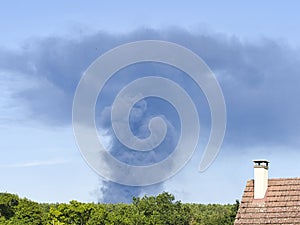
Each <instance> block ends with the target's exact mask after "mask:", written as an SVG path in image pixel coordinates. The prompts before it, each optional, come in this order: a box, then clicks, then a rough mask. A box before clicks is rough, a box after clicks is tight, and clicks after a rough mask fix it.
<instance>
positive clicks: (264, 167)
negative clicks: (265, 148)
mask: <svg viewBox="0 0 300 225" xmlns="http://www.w3.org/2000/svg"><path fill="white" fill-rule="evenodd" d="M253 162H254V199H262V198H264V197H265V194H266V191H267V188H268V179H269V177H268V169H269V163H270V162H269V161H268V160H253Z"/></svg>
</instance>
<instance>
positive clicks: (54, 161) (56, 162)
mask: <svg viewBox="0 0 300 225" xmlns="http://www.w3.org/2000/svg"><path fill="white" fill-rule="evenodd" d="M69 162H70V160H66V159H51V160H35V161H30V162H21V163H12V164H6V165H0V168H25V167H37V166H54V165H60V164H66V163H69Z"/></svg>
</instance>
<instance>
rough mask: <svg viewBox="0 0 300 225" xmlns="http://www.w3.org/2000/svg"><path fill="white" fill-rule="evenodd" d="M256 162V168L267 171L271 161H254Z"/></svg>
mask: <svg viewBox="0 0 300 225" xmlns="http://www.w3.org/2000/svg"><path fill="white" fill-rule="evenodd" d="M253 162H254V167H265V168H266V169H267V168H268V166H269V163H270V161H269V160H266V159H256V160H253Z"/></svg>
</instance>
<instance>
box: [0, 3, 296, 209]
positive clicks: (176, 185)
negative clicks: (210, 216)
mask: <svg viewBox="0 0 300 225" xmlns="http://www.w3.org/2000/svg"><path fill="white" fill-rule="evenodd" d="M299 6H300V5H299V3H298V2H297V1H289V2H288V3H287V2H279V1H278V2H276V3H275V2H274V1H264V2H261V1H251V2H250V1H247V2H245V1H244V2H240V1H226V4H225V3H221V2H220V1H185V2H182V1H164V2H159V1H151V2H150V1H149V2H142V1H123V2H121V1H119V2H118V1H109V2H108V1H107V2H101V1H75V2H74V1H63V2H62V1H56V0H55V1H47V2H46V1H44V2H41V1H33V0H28V1H23V2H17V1H2V2H1V8H0V29H1V35H0V109H1V110H0V138H1V139H0V140H1V141H0V153H1V157H0V177H1V182H0V191H1V192H10V193H16V194H18V195H20V196H21V197H27V198H29V199H32V200H35V201H38V202H68V201H70V200H72V199H76V200H79V201H84V202H89V201H101V202H118V201H123V202H128V201H129V199H130V198H131V196H132V195H144V194H148V195H150V194H158V193H160V192H162V191H168V192H170V193H172V194H174V195H175V197H176V199H178V200H181V201H183V202H198V203H234V202H235V200H236V199H241V196H242V192H243V189H244V186H245V184H246V181H247V180H249V179H252V178H253V163H252V160H253V159H257V158H267V159H268V160H270V162H271V163H270V172H269V174H270V177H274V178H275V177H299V176H300V175H299V174H300V165H299V163H298V162H299V160H298V159H299V157H300V151H299V146H300V141H299V135H300V119H299V115H300V106H299V98H300V90H299V88H298V86H299V83H300V75H299V74H300V67H299V65H300V54H299V49H300V41H299V40H300V30H299V25H300V24H299V23H300V22H299V21H300V15H299V13H298V9H299ZM148 39H154V40H164V41H171V42H174V43H177V44H180V45H182V46H184V47H186V48H188V49H190V50H192V51H193V52H195V53H196V54H198V55H199V56H200V57H201V58H202V59H203V60H204V61H205V62H206V64H207V65H208V66H209V67H210V69H211V70H212V71H213V73H214V74H215V75H216V77H217V79H218V81H219V83H220V86H221V88H222V90H223V94H224V98H225V102H226V109H227V129H226V134H225V138H224V142H223V145H222V148H221V150H220V153H219V155H218V156H217V158H216V159H215V161H214V163H213V164H212V165H211V166H210V167H209V168H208V169H207V170H206V171H204V172H202V173H199V172H198V163H199V161H200V158H201V155H202V152H203V149H204V146H205V144H206V143H207V140H208V134H209V128H210V118H209V110H208V108H207V103H206V102H205V97H204V95H203V93H201V91H199V90H194V89H195V88H194V86H193V84H192V83H191V82H190V81H189V80H188V79H187V78H186V75H184V74H182V73H180V72H178V71H174V70H173V69H172V68H164V67H162V66H161V65H156V67H155V66H153V65H137V66H136V67H134V68H128V70H125V71H121V72H120V74H116V76H115V78H114V79H111V80H110V83H109V84H107V87H106V89H105V90H104V91H103V92H104V93H103V96H102V100H101V99H99V102H98V103H99V104H98V106H97V112H98V113H97V115H98V117H97V118H96V120H97V121H98V122H99V123H98V124H99V130H105V131H106V133H105V137H106V138H107V139H108V140H109V141H110V143H111V146H112V149H111V153H112V154H115V155H119V157H120V158H121V159H122V160H124V161H126V160H127V161H128V162H130V163H133V164H137V163H139V162H140V161H139V160H138V159H140V158H133V157H132V156H129V155H128V154H127V153H126V154H125V153H124V154H123V153H122V154H119V153H120V152H119V149H120V148H122V147H120V145H119V144H120V143H118V142H117V140H116V137H115V136H114V134H113V131H112V129H111V128H110V124H109V122H108V120H109V117H108V112H109V105H110V104H111V102H112V100H113V99H114V96H115V95H116V93H117V92H118V91H119V90H120V89H121V88H122V86H123V85H124V84H126V83H128V82H129V81H131V80H133V79H136V78H139V77H140V74H142V73H143V72H144V71H145V70H146V71H148V72H149V71H150V72H151V73H152V74H154V75H157V76H158V75H160V74H161V73H165V74H168V73H172V74H176V76H177V77H175V78H174V79H175V80H176V81H177V82H179V83H180V84H181V85H182V86H183V87H185V88H186V89H190V90H189V94H190V95H191V96H192V99H193V100H194V101H195V104H196V107H197V109H198V110H199V117H200V121H201V125H202V124H203V126H202V127H203V129H202V127H201V129H202V130H201V136H200V141H199V147H198V149H197V150H196V152H195V154H194V155H193V157H192V158H191V160H190V161H189V162H188V163H187V164H186V166H185V167H184V168H183V169H182V170H181V171H180V172H179V173H178V174H176V175H175V176H173V177H172V178H171V179H169V180H167V181H165V182H163V183H159V184H157V185H153V186H148V187H126V186H122V185H118V184H115V183H112V182H109V181H106V180H103V179H102V178H101V177H99V176H98V175H97V174H96V173H95V172H94V170H93V169H91V168H90V167H89V166H88V164H87V163H86V162H85V160H84V159H83V157H82V156H81V154H80V151H79V149H78V147H77V145H76V140H75V138H74V135H73V129H72V123H71V119H72V102H73V98H74V93H75V89H76V87H77V85H78V82H79V80H80V78H81V77H82V75H83V73H84V71H85V70H86V69H87V68H88V66H89V65H90V64H91V63H92V62H93V61H94V60H95V59H96V58H97V57H99V56H101V55H102V54H104V53H105V52H106V51H108V50H110V49H111V48H114V47H116V46H118V45H120V44H125V43H128V42H131V41H137V40H148ZM122 74H123V75H124V74H125V75H126V76H122ZM167 76H168V75H167ZM109 85H111V86H109ZM162 105H164V102H160V101H156V102H155V103H153V101H151V99H148V100H145V101H141V102H140V103H139V104H138V105H136V106H135V108H134V112H135V113H136V114H134V115H133V116H132V118H131V122H132V126H133V127H134V128H135V129H133V130H135V132H136V134H137V135H140V136H145V135H146V134H147V130H144V129H140V127H142V128H143V127H144V126H145V123H147V121H148V119H149V116H150V115H153V114H155V113H160V114H163V115H164V117H165V118H166V121H168V128H169V130H170V132H169V133H168V135H169V136H167V139H166V141H165V142H164V146H163V148H165V147H166V146H167V147H170V146H171V147H172V146H173V145H174V142H176V140H175V139H176V138H177V137H178V134H177V130H178V129H179V128H180V126H178V124H177V122H178V118H177V115H176V113H174V109H173V108H172V107H170V106H168V105H167V106H162ZM158 108H159V110H158ZM147 109H148V111H147ZM141 115H142V116H141ZM122 149H123V150H124V152H125V150H126V148H122ZM127 150H128V149H127ZM167 153H168V152H164V153H163V154H162V155H160V154H155V157H154V160H159V159H160V157H165V154H167ZM138 157H142V156H138ZM156 157H158V158H156ZM145 163H150V162H149V161H148V162H147V161H145Z"/></svg>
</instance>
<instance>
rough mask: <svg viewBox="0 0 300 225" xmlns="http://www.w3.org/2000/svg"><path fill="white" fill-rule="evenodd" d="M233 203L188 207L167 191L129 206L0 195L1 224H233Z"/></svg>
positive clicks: (138, 199)
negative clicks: (50, 200)
mask: <svg viewBox="0 0 300 225" xmlns="http://www.w3.org/2000/svg"><path fill="white" fill-rule="evenodd" d="M238 206H239V202H238V201H236V203H235V204H226V205H220V204H207V205H205V204H190V203H182V202H180V201H175V197H174V196H173V195H172V194H170V193H167V192H163V193H161V194H159V195H157V196H144V197H134V198H133V199H132V203H131V204H123V203H119V204H102V203H82V202H78V201H75V200H72V201H70V202H69V203H55V204H50V203H37V202H34V201H31V200H29V199H27V198H20V197H19V196H17V195H15V194H10V193H0V224H1V225H25V224H31V225H66V224H74V225H102V224H122V225H123V224H124V225H125V224H138V225H150V224H153V225H157V224H158V225H159V224H178V225H180V224H186V225H191V224H193V225H196V224H201V225H202V224H203V225H204V224H208V225H215V224H219V225H221V224H222V225H227V224H233V222H234V219H235V215H236V212H237V209H238Z"/></svg>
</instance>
